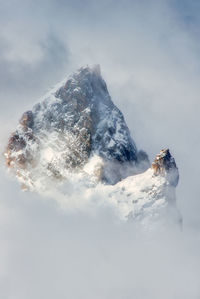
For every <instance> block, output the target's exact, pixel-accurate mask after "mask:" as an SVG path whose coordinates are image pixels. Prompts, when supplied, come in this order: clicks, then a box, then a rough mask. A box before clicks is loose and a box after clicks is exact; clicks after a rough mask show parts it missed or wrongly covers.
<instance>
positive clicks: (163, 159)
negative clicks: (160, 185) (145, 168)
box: [151, 149, 179, 187]
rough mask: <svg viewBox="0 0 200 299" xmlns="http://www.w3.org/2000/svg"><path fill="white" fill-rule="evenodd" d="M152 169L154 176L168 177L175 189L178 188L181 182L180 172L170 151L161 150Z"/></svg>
mask: <svg viewBox="0 0 200 299" xmlns="http://www.w3.org/2000/svg"><path fill="white" fill-rule="evenodd" d="M151 167H152V169H153V172H154V175H156V176H157V175H161V176H166V178H167V180H168V181H169V182H170V184H171V185H173V186H174V187H176V186H177V184H178V181H179V172H178V168H177V166H176V162H175V160H174V158H173V157H172V155H171V154H170V151H169V149H163V150H161V151H160V153H159V154H158V155H156V157H155V159H154V161H153V163H152V166H151Z"/></svg>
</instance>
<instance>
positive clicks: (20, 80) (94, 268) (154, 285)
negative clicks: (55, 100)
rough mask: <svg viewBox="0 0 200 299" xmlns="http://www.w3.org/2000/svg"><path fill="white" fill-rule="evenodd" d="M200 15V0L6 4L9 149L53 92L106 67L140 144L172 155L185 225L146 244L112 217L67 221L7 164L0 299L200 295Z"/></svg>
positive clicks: (1, 22) (2, 90)
mask: <svg viewBox="0 0 200 299" xmlns="http://www.w3.org/2000/svg"><path fill="white" fill-rule="evenodd" d="M199 16H200V2H199V1H197V0H191V1H186V0H174V1H173V0H159V1H158V0H157V1H156V0H155V1H154V0H149V1H147V0H140V1H139V0H132V1H131V0H121V1H118V0H115V1H114V0H102V1H96V0H93V1H92V0H86V1H78V0H74V1H65V0H60V1H55V0H48V1H47V0H43V1H38V0H35V1H33V0H26V1H25V0H21V1H20V2H19V1H16V0H12V1H9V0H8V1H0V28H1V29H0V113H1V117H0V126H1V129H0V150H1V152H3V149H4V147H5V144H6V142H7V139H8V135H9V134H10V132H12V131H13V129H14V128H15V126H16V124H17V122H18V119H19V118H20V116H21V114H22V113H23V112H24V111H25V110H27V109H30V108H31V107H32V106H33V104H34V103H35V102H37V99H39V98H40V97H41V96H42V95H43V94H45V92H46V91H47V90H49V89H50V88H51V87H52V86H53V85H54V84H56V83H57V82H58V81H61V80H62V79H63V78H65V77H67V76H68V75H70V74H71V73H72V72H73V71H74V70H76V69H77V68H79V67H81V66H83V65H87V64H89V65H93V64H100V66H101V71H102V76H103V78H104V79H105V80H106V83H107V85H108V89H109V92H110V95H111V97H112V100H113V101H114V103H115V104H116V105H117V106H118V107H119V108H120V110H121V111H122V112H123V114H124V116H125V119H126V122H127V124H128V126H129V128H130V131H131V135H132V137H133V139H134V141H135V142H136V145H137V147H138V148H139V149H144V150H145V151H146V152H147V153H148V154H149V157H150V160H153V158H154V156H155V155H156V154H157V153H158V152H159V151H160V149H162V148H165V147H168V148H170V150H171V152H172V154H173V156H174V157H175V160H176V163H177V166H178V168H179V172H180V182H179V185H178V187H177V205H178V207H179V210H180V211H181V214H182V216H183V228H184V233H183V235H182V236H181V237H180V236H176V235H175V236H174V232H171V231H170V232H169V233H168V236H167V237H166V239H164V240H163V236H160V235H159V237H158V236H157V237H155V236H154V237H151V238H150V240H149V237H148V238H147V239H148V240H147V239H146V237H144V238H143V237H141V236H140V237H139V241H138V237H137V235H138V233H136V232H135V230H134V228H132V227H130V226H129V225H127V226H124V225H120V224H119V223H116V220H115V219H113V217H114V216H113V215H112V213H111V211H99V212H98V213H95V215H96V214H97V215H96V216H94V215H93V216H91V215H90V217H89V216H87V215H85V214H84V213H83V214H80V212H77V214H75V215H70V214H69V215H68V214H67V215H65V214H64V213H63V212H62V211H60V209H59V208H58V207H57V206H56V205H55V203H52V202H51V201H48V200H46V199H43V198H42V199H41V198H39V197H37V196H36V195H33V194H30V193H22V192H21V191H20V189H19V186H18V184H17V183H16V181H15V180H14V179H13V178H10V177H9V176H8V175H7V174H6V172H5V170H4V166H3V159H2V158H1V173H0V177H1V202H0V205H1V212H0V215H1V219H0V222H1V228H0V236H1V237H0V238H1V239H0V240H1V244H2V245H1V249H0V260H1V263H2V264H3V266H2V267H1V271H0V286H1V287H0V292H2V298H6V299H7V298H9V299H13V298H14V299H18V298H20V299H24V298H27V297H28V298H48V299H50V298H55V297H59V298H66V295H68V297H70V298H72V299H76V298H83V297H86V298H101V299H104V298H109V299H112V298H115V299H116V298H133V296H135V298H139V299H140V298H141V299H143V298H181V299H182V298H192V299H193V298H199V296H200V290H199V287H198V285H199V281H198V277H200V275H199V274H200V273H199V269H198V268H200V267H199V252H200V251H199V249H200V246H199V245H200V243H199V230H200V217H199V210H200V201H199V186H198V183H199V176H200V170H199V169H200V167H199V159H198V157H199V148H200V147H199V145H200V141H199V138H198V137H199V128H200V120H199V111H200V101H199V94H200V85H199V77H200V59H199V53H200V51H199V48H200V41H199V33H200V17H199ZM152 238H153V240H152ZM160 243H162V246H161V245H160V247H159V245H158V244H160ZM165 245H166V246H165ZM145 247H146V248H147V249H148V250H147V251H148V254H147V255H146V252H145V251H144V248H145ZM166 248H167V249H166ZM177 252H178V253H177ZM132 253H133V254H132ZM174 261H175V262H174ZM68 265H69V266H68ZM122 274H123V275H122ZM149 277H150V278H149ZM89 282H90V283H89ZM100 282H101V283H100ZM66 286H67V287H66ZM144 286H145V287H144ZM81 296H82V297H81ZM184 296H185V297H184Z"/></svg>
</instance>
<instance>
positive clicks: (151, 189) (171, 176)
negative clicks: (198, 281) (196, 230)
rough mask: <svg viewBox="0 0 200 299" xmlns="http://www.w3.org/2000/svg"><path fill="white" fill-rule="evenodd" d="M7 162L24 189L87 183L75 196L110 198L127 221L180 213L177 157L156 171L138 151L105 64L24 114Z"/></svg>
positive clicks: (165, 158)
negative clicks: (109, 87)
mask: <svg viewBox="0 0 200 299" xmlns="http://www.w3.org/2000/svg"><path fill="white" fill-rule="evenodd" d="M5 158H6V164H7V166H8V167H9V169H10V170H12V171H13V172H14V173H15V174H16V176H17V178H18V180H19V181H20V183H21V185H22V188H24V189H29V190H35V191H37V192H45V190H49V189H51V187H53V188H55V187H56V186H58V188H60V186H61V185H62V186H64V185H65V184H67V183H69V182H70V184H73V183H74V184H76V186H79V187H80V186H81V187H80V188H79V187H78V188H74V192H75V193H76V192H77V189H80V190H81V192H86V190H87V189H88V188H89V189H90V191H89V192H90V194H92V196H91V198H92V197H93V195H94V194H95V193H99V192H100V193H101V194H103V198H102V196H101V202H102V203H103V202H104V203H105V202H107V203H109V204H110V205H111V206H113V207H115V208H116V209H117V211H118V214H119V215H120V217H121V218H123V219H135V220H136V219H142V218H143V217H145V218H147V216H148V218H151V217H153V218H155V217H154V216H155V215H157V214H159V215H160V212H161V211H163V210H165V211H166V210H167V207H168V206H169V205H170V207H173V210H174V211H177V210H176V207H175V187H176V185H177V183H178V169H177V167H176V164H175V161H174V159H173V157H172V156H171V154H170V152H169V150H162V151H161V152H160V154H159V155H157V156H156V158H155V160H154V162H153V164H152V168H149V166H150V164H149V160H148V156H147V154H146V153H145V152H144V151H138V150H137V147H136V145H135V143H134V141H133V139H132V138H131V136H130V132H129V129H128V127H127V125H126V122H125V120H124V117H123V115H122V113H121V112H120V110H119V109H118V108H117V107H116V106H115V105H114V104H113V102H112V100H111V98H110V95H109V93H108V90H107V86H106V83H105V81H104V80H103V79H102V77H101V73H100V68H99V66H95V67H94V68H89V67H83V68H81V69H79V70H78V71H77V72H75V73H74V74H73V75H72V76H71V77H70V78H69V79H68V80H67V81H66V82H65V83H62V84H61V86H60V87H58V88H57V89H54V90H52V91H51V92H50V93H49V94H48V95H47V96H45V97H44V99H43V100H42V101H41V102H40V103H38V104H37V105H35V106H34V107H33V109H32V110H30V111H27V112H25V113H24V114H23V115H22V117H21V119H20V122H19V125H18V127H17V129H16V131H15V132H14V133H13V134H12V135H11V137H10V139H9V142H8V145H7V148H6V150H5ZM147 168H149V169H148V170H147ZM128 176H129V177H128ZM83 186H84V188H83ZM61 189H62V188H61ZM64 189H65V188H63V190H64ZM83 190H84V191H83ZM78 192H79V191H78ZM63 194H66V196H68V195H69V194H68V195H67V193H63ZM77 196H78V195H77ZM83 198H84V196H83ZM83 200H84V199H83ZM163 208H164V209H163ZM177 215H178V214H177ZM177 219H178V218H177Z"/></svg>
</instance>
